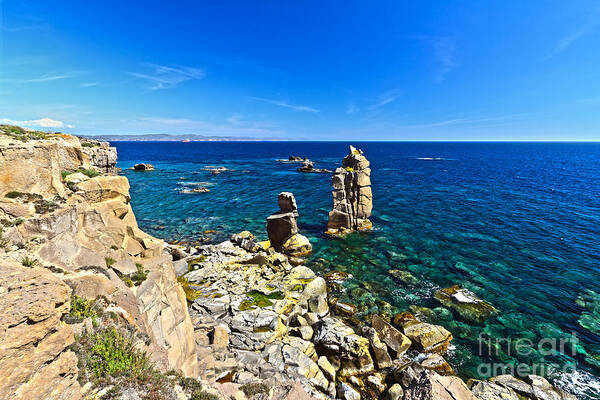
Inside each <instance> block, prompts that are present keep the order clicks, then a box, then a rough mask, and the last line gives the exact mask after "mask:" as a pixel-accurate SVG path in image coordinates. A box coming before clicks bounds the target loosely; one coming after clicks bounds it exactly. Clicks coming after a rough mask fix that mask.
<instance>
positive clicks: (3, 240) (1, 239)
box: [0, 226, 10, 249]
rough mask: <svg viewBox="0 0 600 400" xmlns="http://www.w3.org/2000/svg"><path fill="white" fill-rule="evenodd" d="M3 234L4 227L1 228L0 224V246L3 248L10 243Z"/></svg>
mask: <svg viewBox="0 0 600 400" xmlns="http://www.w3.org/2000/svg"><path fill="white" fill-rule="evenodd" d="M3 235H4V228H2V226H0V248H2V249H5V248H6V246H8V244H9V243H10V241H9V240H8V239H6V238H5V237H4V236H3Z"/></svg>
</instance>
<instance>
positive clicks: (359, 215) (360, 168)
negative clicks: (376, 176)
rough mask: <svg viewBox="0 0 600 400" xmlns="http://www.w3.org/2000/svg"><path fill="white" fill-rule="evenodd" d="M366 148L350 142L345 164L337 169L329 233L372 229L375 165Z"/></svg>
mask: <svg viewBox="0 0 600 400" xmlns="http://www.w3.org/2000/svg"><path fill="white" fill-rule="evenodd" d="M369 166H370V163H369V160H367V158H366V157H365V156H364V155H363V152H362V150H359V149H356V148H354V147H353V146H350V154H348V155H347V156H346V157H344V160H343V161H342V167H341V168H338V169H336V170H335V173H334V174H333V177H332V179H331V182H332V185H333V210H331V212H330V213H329V221H328V222H327V231H326V233H327V234H330V235H339V234H345V233H348V232H350V231H369V230H371V229H373V224H372V223H371V221H369V217H370V216H371V209H372V208H373V194H372V192H371V168H369Z"/></svg>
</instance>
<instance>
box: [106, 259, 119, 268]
mask: <svg viewBox="0 0 600 400" xmlns="http://www.w3.org/2000/svg"><path fill="white" fill-rule="evenodd" d="M104 261H105V262H106V266H107V267H111V266H113V265H114V264H115V263H116V262H117V260H115V259H114V258H111V257H104Z"/></svg>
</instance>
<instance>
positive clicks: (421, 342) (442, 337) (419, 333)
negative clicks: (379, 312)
mask: <svg viewBox="0 0 600 400" xmlns="http://www.w3.org/2000/svg"><path fill="white" fill-rule="evenodd" d="M394 319H395V320H396V319H397V318H394ZM402 329H403V331H404V334H405V335H406V336H407V337H408V338H409V339H410V340H411V341H412V342H413V343H414V344H416V345H417V347H418V349H419V350H421V351H423V352H425V353H437V354H444V353H445V352H446V351H447V350H448V346H449V345H450V341H451V340H452V334H451V333H450V332H448V330H446V329H445V328H444V327H442V326H439V325H433V324H428V323H425V322H421V321H418V320H416V319H414V317H413V319H408V320H406V321H403V322H402Z"/></svg>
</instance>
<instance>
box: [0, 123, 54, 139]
mask: <svg viewBox="0 0 600 400" xmlns="http://www.w3.org/2000/svg"><path fill="white" fill-rule="evenodd" d="M0 134H1V135H4V136H9V137H11V138H13V139H17V140H21V141H23V142H27V141H28V140H41V139H47V138H48V134H47V133H46V132H42V131H36V130H33V129H25V128H21V127H20V126H15V125H0Z"/></svg>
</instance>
